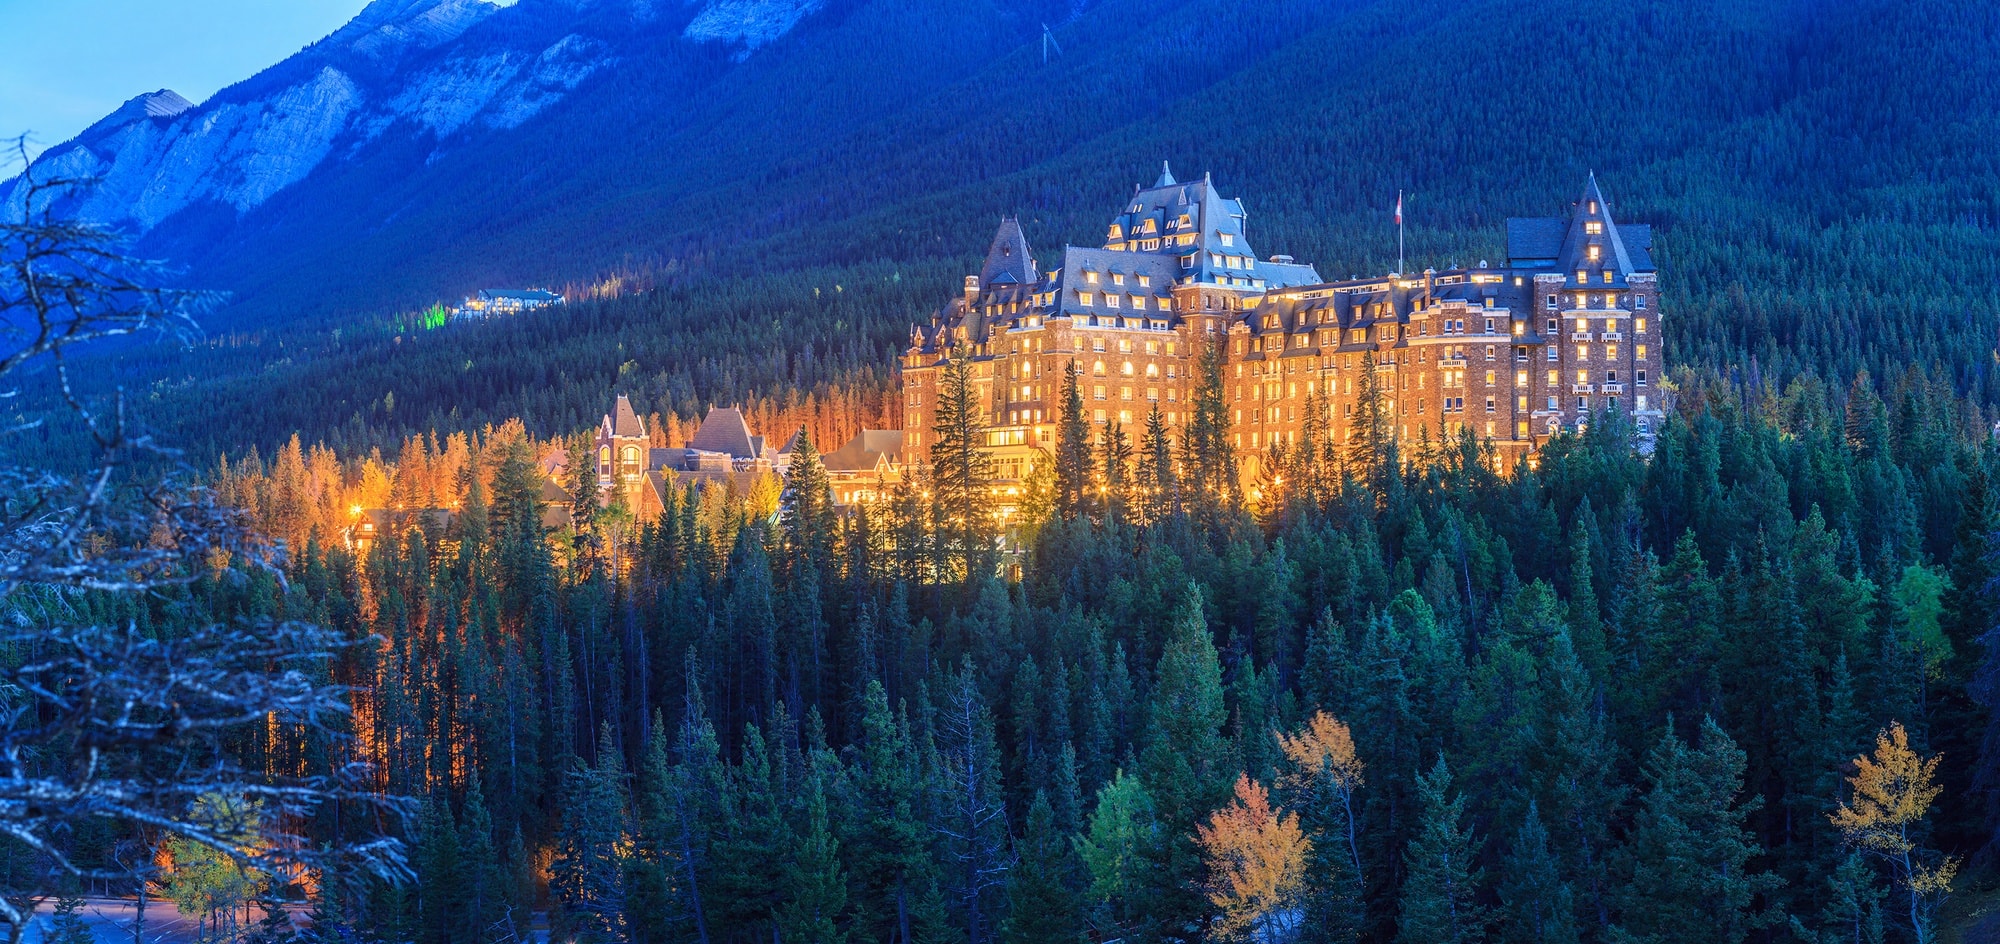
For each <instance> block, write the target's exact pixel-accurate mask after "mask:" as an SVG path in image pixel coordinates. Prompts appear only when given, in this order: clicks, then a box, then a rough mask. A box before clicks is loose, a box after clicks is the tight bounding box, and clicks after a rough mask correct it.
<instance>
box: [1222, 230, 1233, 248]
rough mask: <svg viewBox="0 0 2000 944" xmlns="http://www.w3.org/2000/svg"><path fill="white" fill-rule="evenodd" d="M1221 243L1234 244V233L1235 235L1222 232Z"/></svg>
mask: <svg viewBox="0 0 2000 944" xmlns="http://www.w3.org/2000/svg"><path fill="white" fill-rule="evenodd" d="M1222 244H1223V245H1225V246H1234V245H1236V235H1235V234H1234V233H1223V234H1222Z"/></svg>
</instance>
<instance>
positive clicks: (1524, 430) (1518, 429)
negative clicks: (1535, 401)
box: [1514, 420, 1528, 439]
mask: <svg viewBox="0 0 2000 944" xmlns="http://www.w3.org/2000/svg"><path fill="white" fill-rule="evenodd" d="M1514 438H1515V439H1526V438H1528V421H1527V420H1518V421H1516V422H1515V423H1514Z"/></svg>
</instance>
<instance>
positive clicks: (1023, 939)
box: [1000, 791, 1084, 944]
mask: <svg viewBox="0 0 2000 944" xmlns="http://www.w3.org/2000/svg"><path fill="white" fill-rule="evenodd" d="M1014 852H1015V856H1014V858H1015V860H1016V861H1017V862H1018V864H1017V865H1016V866H1015V867H1014V870H1013V874H1012V875H1011V876H1010V878H1009V880H1008V883H1007V919H1006V920H1005V921H1004V922H1002V923H1001V925H1000V940H1001V942H1002V944H1081V942H1082V941H1083V940H1084V923H1083V902H1082V897H1081V896H1080V895H1079V894H1078V890H1079V887H1080V880H1081V878H1082V873H1083V869H1082V865H1081V863H1080V862H1078V860H1077V858H1076V853H1075V852H1074V851H1073V850H1072V849H1071V848H1070V842H1069V837H1068V836H1066V835H1064V834H1063V832H1062V830H1061V829H1060V828H1058V827H1057V825H1056V814H1055V807H1054V806H1052V805H1051V804H1050V803H1049V797H1048V794H1046V793H1042V792H1040V791H1037V792H1036V793H1035V801H1034V803H1033V804H1031V805H1030V806H1029V807H1028V820H1027V828H1026V830H1025V831H1024V832H1023V833H1022V835H1021V838H1020V839H1019V840H1018V841H1017V842H1015V844H1014Z"/></svg>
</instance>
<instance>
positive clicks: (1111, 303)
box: [1104, 292, 1123, 308]
mask: <svg viewBox="0 0 2000 944" xmlns="http://www.w3.org/2000/svg"><path fill="white" fill-rule="evenodd" d="M1121 298H1123V296H1121V295H1113V294H1111V293H1110V292H1106V293H1104V307H1106V308H1117V307H1118V301H1119V299H1121Z"/></svg>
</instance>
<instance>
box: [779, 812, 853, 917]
mask: <svg viewBox="0 0 2000 944" xmlns="http://www.w3.org/2000/svg"><path fill="white" fill-rule="evenodd" d="M820 779H821V778H820V777H819V776H817V775H814V776H813V777H812V781H813V782H812V786H811V788H810V790H809V791H808V792H807V794H806V822H805V828H804V829H803V830H801V831H800V833H799V842H798V845H797V846H796V847H795V848H794V850H793V852H792V856H791V861H790V863H789V866H788V868H787V869H786V870H785V888H786V892H787V895H786V899H785V904H784V906H783V907H782V908H781V909H780V912H779V919H778V931H779V934H780V935H781V937H780V940H787V941H811V942H813V944H845V942H846V940H847V921H846V913H847V877H846V875H845V874H844V873H843V872H842V870H841V867H840V842H839V840H837V839H835V838H834V835H833V826H832V824H831V823H829V822H828V821H827V813H826V788H825V785H824V784H822V783H821V782H820Z"/></svg>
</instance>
